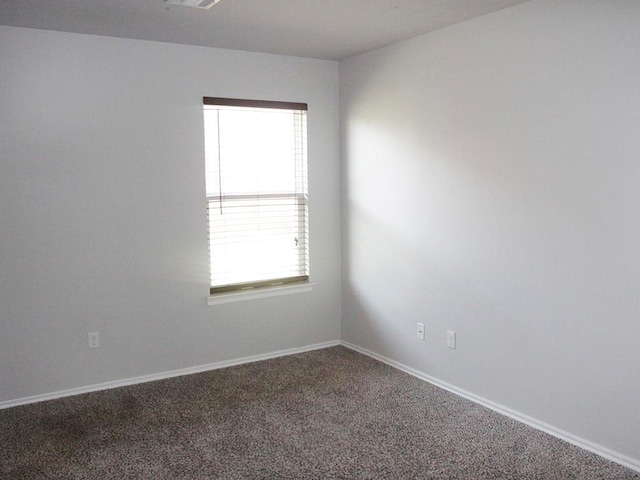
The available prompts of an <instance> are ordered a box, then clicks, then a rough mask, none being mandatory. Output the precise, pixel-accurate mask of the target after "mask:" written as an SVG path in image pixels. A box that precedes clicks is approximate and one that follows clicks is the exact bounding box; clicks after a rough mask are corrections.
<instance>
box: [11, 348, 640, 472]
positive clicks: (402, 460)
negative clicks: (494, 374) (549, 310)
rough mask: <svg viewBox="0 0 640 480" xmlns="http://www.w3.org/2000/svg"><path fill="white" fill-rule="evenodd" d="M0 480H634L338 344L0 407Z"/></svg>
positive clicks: (597, 459)
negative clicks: (277, 356) (40, 479)
mask: <svg viewBox="0 0 640 480" xmlns="http://www.w3.org/2000/svg"><path fill="white" fill-rule="evenodd" d="M0 477H1V478H3V479H38V478H64V479H111V478H117V479H125V478H136V479H138V478H139V479H147V478H148V479H154V480H160V479H210V478H220V479H279V478H286V479H329V478H335V479H338V478H339V479H378V478H380V479H414V478H415V479H581V480H587V479H616V480H622V479H640V474H639V473H637V472H634V471H632V470H629V469H627V468H624V467H622V466H620V465H617V464H615V463H612V462H609V461H607V460H605V459H603V458H601V457H599V456H597V455H594V454H592V453H589V452H586V451H584V450H581V449H579V448H577V447H574V446H572V445H569V444H567V443H565V442H563V441H561V440H558V439H556V438H554V437H552V436H550V435H547V434H545V433H542V432H539V431H537V430H535V429H533V428H531V427H528V426H526V425H523V424H520V423H518V422H515V421H513V420H511V419H509V418H507V417H504V416H501V415H499V414H497V413H495V412H493V411H491V410H489V409H486V408H484V407H481V406H479V405H476V404H474V403H472V402H470V401H468V400H465V399H463V398H460V397H457V396H455V395H453V394H451V393H449V392H446V391H444V390H442V389H439V388H437V387H434V386H432V385H430V384H428V383H425V382H423V381H421V380H418V379H416V378H414V377H412V376H410V375H407V374H405V373H403V372H400V371H398V370H395V369H393V368H391V367H389V366H387V365H385V364H382V363H380V362H377V361H375V360H372V359H370V358H368V357H366V356H363V355H360V354H358V353H355V352H353V351H350V350H347V349H345V348H343V347H334V348H328V349H325V350H318V351H314V352H309V353H304V354H300V355H293V356H289V357H283V358H278V359H275V360H268V361H265V362H260V363H253V364H248V365H242V366H237V367H231V368H226V369H222V370H215V371H212V372H207V373H201V374H196V375H189V376H184V377H180V378H175V379H169V380H162V381H157V382H152V383H146V384H142V385H136V386H131V387H124V388H118V389H113V390H108V391H103V392H96V393H89V394H85V395H79V396H75V397H69V398H64V399H60V400H53V401H49V402H42V403H38V404H33V405H27V406H21V407H14V408H10V409H6V410H3V411H0Z"/></svg>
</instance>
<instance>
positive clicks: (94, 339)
mask: <svg viewBox="0 0 640 480" xmlns="http://www.w3.org/2000/svg"><path fill="white" fill-rule="evenodd" d="M87 337H88V339H89V348H99V347H100V333H98V332H90V333H88V334H87Z"/></svg>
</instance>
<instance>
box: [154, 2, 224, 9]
mask: <svg viewBox="0 0 640 480" xmlns="http://www.w3.org/2000/svg"><path fill="white" fill-rule="evenodd" d="M219 1H220V0H164V3H166V4H167V5H178V6H180V7H194V8H201V9H203V10H208V9H209V8H211V7H213V6H214V5H215V4H216V3H218V2H219Z"/></svg>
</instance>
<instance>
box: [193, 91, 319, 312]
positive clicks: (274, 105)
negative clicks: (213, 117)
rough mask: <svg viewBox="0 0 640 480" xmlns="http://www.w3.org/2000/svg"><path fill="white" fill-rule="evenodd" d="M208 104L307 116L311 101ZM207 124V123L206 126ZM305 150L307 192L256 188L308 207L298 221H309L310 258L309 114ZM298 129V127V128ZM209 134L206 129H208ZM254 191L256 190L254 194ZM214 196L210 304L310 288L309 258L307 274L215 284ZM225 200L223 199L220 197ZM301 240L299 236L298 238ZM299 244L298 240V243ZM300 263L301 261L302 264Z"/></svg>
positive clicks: (208, 100) (208, 101) (214, 100)
mask: <svg viewBox="0 0 640 480" xmlns="http://www.w3.org/2000/svg"><path fill="white" fill-rule="evenodd" d="M207 106H213V107H225V106H228V107H245V108H259V109H278V110H290V111H292V112H294V111H304V112H305V116H306V112H307V111H308V105H307V104H306V103H299V102H282V101H271V100H249V99H236V98H223V97H203V112H204V111H206V107H207ZM205 128H206V126H205ZM304 128H305V130H304V154H303V168H304V171H303V174H302V178H303V180H304V188H303V192H298V191H297V190H296V191H295V192H293V193H288V194H281V193H274V194H270V193H260V192H256V194H255V196H256V197H261V198H265V199H272V198H278V197H283V196H290V197H293V198H295V202H296V204H297V205H298V206H299V207H300V206H302V208H303V209H304V214H303V215H302V216H300V215H298V216H297V217H296V218H297V221H298V222H300V221H303V223H305V225H306V226H305V234H304V241H305V246H306V248H305V249H304V254H305V257H306V258H307V259H308V256H309V231H308V230H309V228H308V221H309V213H308V194H307V176H308V165H307V130H306V129H307V124H306V118H305V123H304ZM294 133H295V129H294ZM205 134H206V131H205ZM207 161H208V160H207V159H206V158H205V164H206V163H207ZM251 195H253V194H251ZM242 196H243V195H241V194H223V193H222V192H221V193H220V199H222V198H223V197H226V198H234V197H242ZM211 198H212V197H211V196H209V195H206V205H207V207H206V208H207V237H208V244H209V274H210V286H209V295H210V297H209V304H210V305H213V304H217V303H227V302H232V301H237V300H240V299H244V298H246V297H248V296H250V297H251V298H262V297H264V296H273V295H286V294H289V293H297V292H303V291H310V290H311V287H312V285H314V284H312V283H310V282H309V264H308V260H306V261H305V262H304V263H303V265H304V266H305V267H306V268H305V271H306V274H305V275H296V276H290V277H282V278H274V279H259V280H256V281H247V282H241V283H229V284H224V285H216V286H212V285H211V274H212V272H211V265H212V258H213V257H212V252H211V238H212V231H211V226H210V221H209V209H210V204H211V203H212V202H211ZM220 201H222V200H220ZM296 242H297V238H296ZM296 244H297V243H296ZM298 265H300V264H298Z"/></svg>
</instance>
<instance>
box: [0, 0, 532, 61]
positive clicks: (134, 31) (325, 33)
mask: <svg viewBox="0 0 640 480" xmlns="http://www.w3.org/2000/svg"><path fill="white" fill-rule="evenodd" d="M525 1H527V0H221V1H220V3H218V4H217V5H215V6H214V7H213V8H211V9H210V10H201V9H196V8H189V7H178V6H169V5H167V4H165V3H164V0H0V24H2V25H13V26H18V27H29V28H40V29H46V30H59V31H65V32H75V33H87V34H94V35H106V36H111V37H122V38H133V39H140V40H154V41H160V42H170V43H181V44H188V45H202V46H209V47H218V48H228V49H234V50H247V51H254V52H265V53H276V54H282V55H294V56H301V57H311V58H323V59H328V60H341V59H343V58H347V57H350V56H352V55H355V54H358V53H362V52H366V51H369V50H373V49H376V48H379V47H382V46H384V45H388V44H391V43H394V42H398V41H400V40H404V39H407V38H409V37H413V36H415V35H419V34H422V33H427V32H431V31H433V30H437V29H439V28H442V27H446V26H448V25H453V24H455V23H459V22H463V21H465V20H469V19H471V18H475V17H478V16H480V15H485V14H487V13H491V12H495V11H496V10H500V9H503V8H507V7H510V6H513V5H517V4H520V3H524V2H525Z"/></svg>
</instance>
